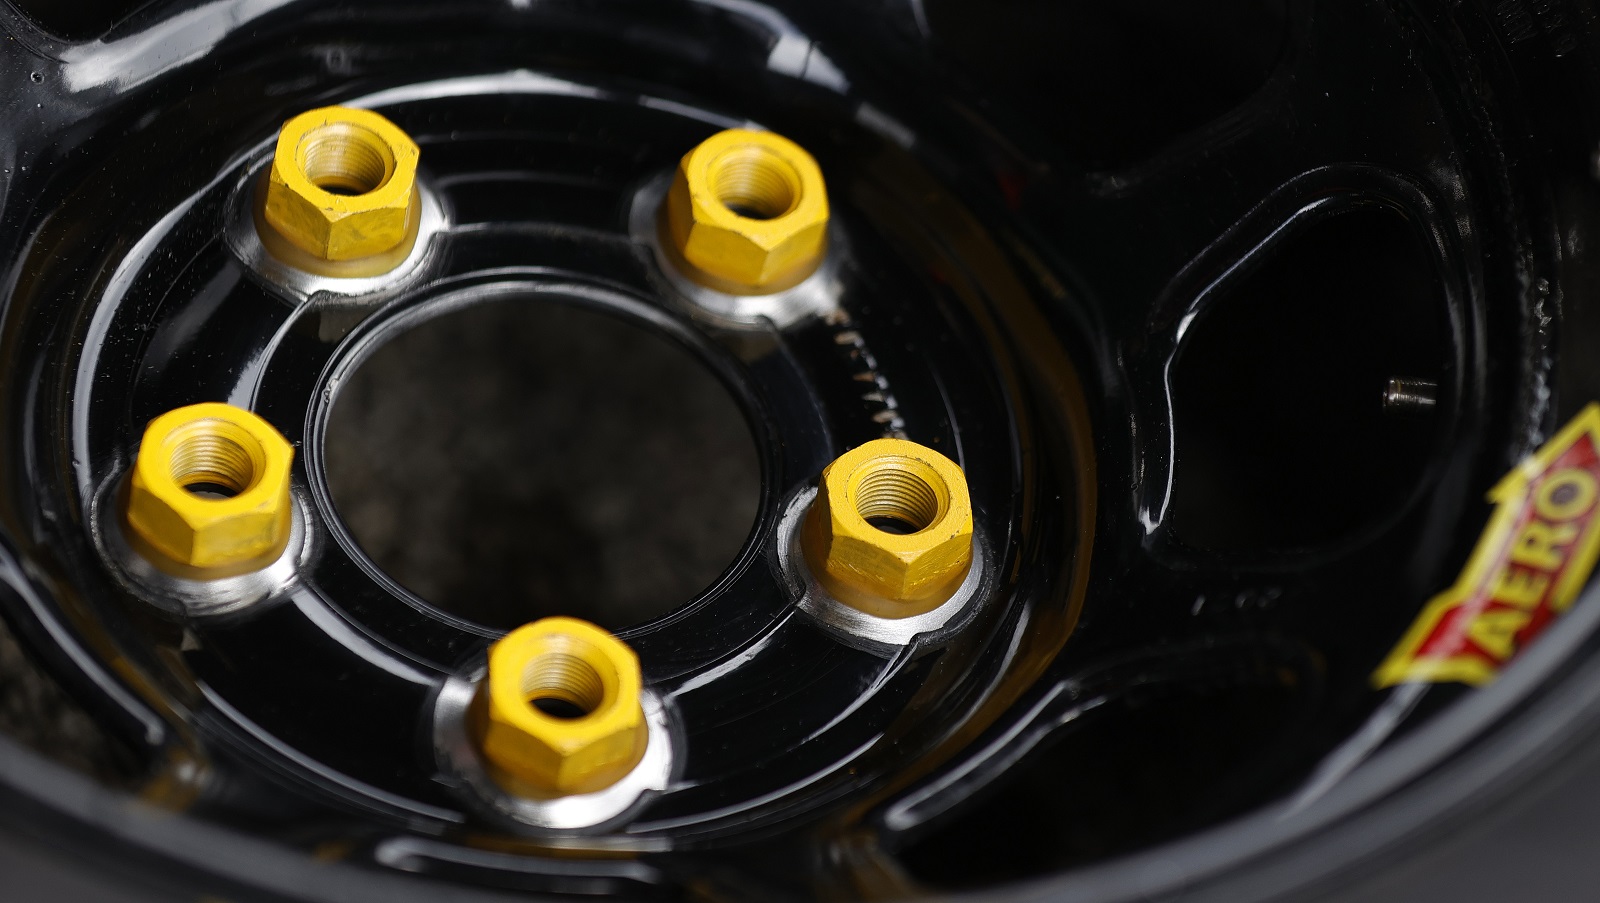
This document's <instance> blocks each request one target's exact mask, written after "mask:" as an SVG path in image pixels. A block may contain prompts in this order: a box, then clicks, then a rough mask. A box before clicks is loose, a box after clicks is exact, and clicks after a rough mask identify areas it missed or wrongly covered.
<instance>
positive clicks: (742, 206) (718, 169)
mask: <svg viewBox="0 0 1600 903" xmlns="http://www.w3.org/2000/svg"><path fill="white" fill-rule="evenodd" d="M711 187H712V191H714V192H716V195H717V200H719V201H721V202H722V205H723V206H724V207H727V208H728V209H729V210H731V211H733V212H734V213H736V214H738V215H739V216H742V217H744V218H746V219H757V220H769V219H777V218H778V217H780V216H783V215H784V214H786V213H788V212H790V211H791V210H793V209H794V208H795V207H796V206H797V205H798V204H799V203H800V175H799V173H796V172H795V171H794V167H793V166H790V165H789V163H788V161H786V160H784V159H783V158H782V157H780V156H778V155H777V154H775V153H773V152H772V151H771V150H769V149H767V148H765V147H760V146H757V145H746V146H744V147H736V148H734V149H732V150H730V151H728V152H727V153H724V154H723V155H722V156H720V157H718V158H717V159H716V161H715V162H713V163H712V164H711Z"/></svg>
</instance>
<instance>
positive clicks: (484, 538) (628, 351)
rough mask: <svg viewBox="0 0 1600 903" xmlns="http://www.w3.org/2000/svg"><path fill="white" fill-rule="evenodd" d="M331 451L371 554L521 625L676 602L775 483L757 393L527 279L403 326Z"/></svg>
mask: <svg viewBox="0 0 1600 903" xmlns="http://www.w3.org/2000/svg"><path fill="white" fill-rule="evenodd" d="M324 451H325V460H326V469H327V479H328V485H329V489H330V491H331V493H332V496H333V501H334V505H335V507H336V508H337V509H338V512H339V515H340V517H341V519H342V520H343V521H344V523H345V525H346V526H347V528H348V529H349V531H350V534H351V536H352V537H353V538H354V539H355V541H356V543H357V544H358V545H359V546H360V547H361V548H362V550H363V551H364V552H365V553H366V554H367V556H368V557H369V558H371V559H372V561H373V562H374V563H375V564H376V565H377V566H378V567H379V568H381V569H382V570H383V571H384V572H385V573H387V574H388V575H389V576H390V577H391V578H392V579H394V580H395V581H396V582H398V583H400V584H401V585H403V586H405V587H406V588H407V589H409V590H411V591H412V592H413V593H415V594H416V595H417V596H419V597H421V598H422V599H423V600H425V601H427V602H428V603H429V604H431V605H432V606H433V607H435V608H437V609H440V610H442V611H444V612H447V613H449V614H452V615H455V616H457V617H460V618H464V619H466V620H468V621H472V622H475V623H478V624H482V625H484V626H487V627H490V628H495V629H502V630H508V629H511V628H514V627H517V626H520V625H522V624H525V623H527V622H529V621H533V620H536V619H538V618H542V617H548V616H551V615H569V616H572V617H578V618H583V619H585V620H588V621H591V622H594V623H596V624H599V625H600V626H602V627H605V628H606V629H608V630H620V629H622V628H625V627H628V626H630V625H635V624H639V623H643V622H645V621H649V620H651V619H653V618H656V617H659V616H661V615H664V614H667V613H668V612H671V611H673V610H676V609H677V608H679V607H681V606H682V605H684V604H685V603H687V602H689V601H691V600H692V599H693V598H695V596H697V595H698V594H699V593H700V591H701V590H703V589H704V588H705V587H706V586H708V585H710V584H711V583H712V582H713V581H715V580H716V579H717V577H718V576H719V575H720V574H721V573H722V572H723V570H725V569H726V568H727V567H728V565H729V564H730V563H731V562H732V561H733V560H734V559H735V557H736V556H737V555H738V553H739V550H740V548H741V547H742V546H743V544H744V541H745V537H746V535H747V534H748V533H749V531H750V528H751V524H752V522H753V521H754V520H755V514H756V506H757V503H758V499H759V495H760V471H759V464H758V460H757V456H756V449H755V444H754V442H753V440H752V437H751V433H750V429H749V426H748V425H747V422H746V420H745V417H744V414H743V412H742V409H741V408H740V406H739V405H738V403H737V402H735V400H734V398H733V396H732V395H731V394H730V392H729V391H728V389H727V388H726V387H725V386H724V385H723V384H722V382H721V381H719V380H718V379H717V377H716V376H715V375H714V374H713V372H712V371H711V370H710V369H709V367H707V366H706V365H705V363H704V362H703V361H702V360H701V359H700V358H698V357H697V356H695V355H694V354H692V353H691V352H689V351H687V350H685V349H684V348H683V347H682V346H681V345H679V344H678V343H677V342H676V341H674V340H672V339H669V338H667V337H665V336H663V335H661V334H659V333H657V332H656V331H654V330H652V329H647V328H645V327H643V326H639V325H635V324H634V323H633V322H632V321H628V320H624V319H622V318H620V317H619V316H615V315H612V314H609V313H605V312H602V311H600V310H597V309H595V308H592V307H580V306H575V305H567V304H560V303H550V302H547V301H544V300H533V299H531V298H526V297H517V298H504V299H499V300H494V301H486V302H482V303H476V304H471V305H468V306H466V307H462V308H458V309H456V310H454V311H452V312H450V313H446V314H442V315H440V316H437V317H434V318H432V319H429V320H426V321H425V322H422V323H421V324H420V325H417V326H414V327H412V328H410V329H408V330H406V331H405V332H402V333H399V334H397V335H395V336H394V337H392V338H390V339H389V340H388V341H387V342H385V343H384V344H383V345H382V347H380V348H378V349H377V350H376V351H375V352H374V353H373V354H372V355H371V356H370V357H368V358H367V359H366V361H365V362H363V363H362V364H361V365H360V366H359V367H357V368H356V369H355V371H354V372H353V373H352V374H351V376H350V377H349V378H348V379H347V380H346V381H345V382H344V384H343V385H342V386H341V388H340V391H339V396H338V399H337V400H336V402H335V404H334V408H333V411H332V416H331V419H330V422H329V425H328V431H327V438H326V444H325V446H324ZM535 704H536V705H540V704H542V703H539V702H538V701H537V700H535ZM551 705H555V703H551Z"/></svg>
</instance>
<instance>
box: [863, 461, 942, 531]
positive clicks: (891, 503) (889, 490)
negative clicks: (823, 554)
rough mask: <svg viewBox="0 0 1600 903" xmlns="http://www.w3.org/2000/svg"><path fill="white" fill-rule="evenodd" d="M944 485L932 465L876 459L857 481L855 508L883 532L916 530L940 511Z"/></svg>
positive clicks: (934, 520) (927, 524)
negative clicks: (879, 460)
mask: <svg viewBox="0 0 1600 903" xmlns="http://www.w3.org/2000/svg"><path fill="white" fill-rule="evenodd" d="M943 488H944V487H943V484H942V483H940V482H939V477H938V475H937V474H935V473H934V472H933V470H932V468H927V467H925V466H923V465H921V464H920V462H916V461H901V460H890V461H884V462H880V463H876V464H874V465H872V466H871V469H870V470H869V472H868V473H867V474H866V475H865V476H863V477H861V480H860V482H859V483H858V484H857V485H856V491H855V503H856V512H857V513H859V514H860V515H861V518H862V519H863V520H865V521H866V522H867V523H869V524H871V525H872V526H874V527H876V528H877V529H879V530H882V531H883V532H885V533H895V534H910V533H918V532H921V531H922V530H926V529H927V528H929V527H931V526H933V524H934V523H935V522H937V521H938V520H939V516H940V514H941V513H943V508H944V505H945V502H944V497H945V492H943V491H942V490H943Z"/></svg>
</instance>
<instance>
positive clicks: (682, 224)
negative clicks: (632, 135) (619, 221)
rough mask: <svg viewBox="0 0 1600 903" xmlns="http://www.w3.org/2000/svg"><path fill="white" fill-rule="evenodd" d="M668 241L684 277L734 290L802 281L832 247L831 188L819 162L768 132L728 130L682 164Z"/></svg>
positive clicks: (670, 203)
mask: <svg viewBox="0 0 1600 903" xmlns="http://www.w3.org/2000/svg"><path fill="white" fill-rule="evenodd" d="M665 226H666V236H665V237H666V238H667V239H668V241H669V243H670V248H671V250H672V251H673V252H675V254H676V256H677V257H678V258H679V259H681V260H682V261H683V262H684V263H685V264H686V265H687V274H688V275H689V276H690V277H691V278H693V279H695V280H696V281H697V282H700V283H702V284H704V285H707V286H708V287H710V288H714V289H718V290H720V291H725V292H730V293H733V294H768V293H771V292H776V291H782V290H783V289H786V288H791V287H793V286H794V285H797V284H799V283H800V282H801V281H803V280H804V279H805V278H806V277H807V276H809V275H811V274H812V273H813V272H815V271H816V269H817V267H818V266H819V265H820V264H821V263H822V259H823V257H824V255H825V254H826V253H827V249H828V192H827V187H826V185H825V184H824V183H823V180H822V170H821V168H819V167H818V166H817V161H816V160H814V159H812V157H811V155H810V154H808V153H806V152H805V150H804V149H802V148H801V147H800V146H799V145H798V144H795V143H794V142H793V141H790V140H789V139H787V138H784V137H782V136H779V135H774V134H772V133H771V132H755V131H750V130H748V129H728V130H727V131H724V132H718V133H717V134H715V135H712V136H711V137H710V138H707V139H706V140H705V141H703V142H701V143H700V145H699V146H698V147H696V148H695V149H694V150H692V151H690V152H689V153H688V154H686V155H685V156H684V158H683V160H682V161H681V162H680V163H679V164H678V170H677V172H676V174H675V175H674V177H673V180H672V187H671V188H670V189H669V190H668V192H667V199H666V210H665Z"/></svg>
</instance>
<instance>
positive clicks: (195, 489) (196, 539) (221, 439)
mask: <svg viewBox="0 0 1600 903" xmlns="http://www.w3.org/2000/svg"><path fill="white" fill-rule="evenodd" d="M293 461H294V447H293V446H291V445H290V444H289V442H288V440H286V439H284V438H283V436H282V435H281V434H280V433H279V432H278V431H277V430H275V429H273V427H272V424H270V423H268V422H266V421H265V420H263V419H261V418H260V417H258V416H256V415H255V414H253V413H251V412H249V411H246V410H244V409H242V408H236V407H234V406H233V405H228V404H218V403H206V404H196V405H190V406H188V407H183V408H178V409H176V410H172V411H168V412H167V413H165V414H162V415H161V416H160V417H157V418H156V419H155V420H152V421H151V422H150V425H149V427H147V428H146V429H145V432H144V438H143V439H142V440H141V441H140V443H139V456H138V458H137V459H136V460H135V461H134V465H133V473H132V476H131V477H130V478H129V480H128V496H127V508H126V512H125V520H126V524H127V526H128V528H129V531H130V533H131V534H132V535H131V536H130V539H131V540H134V541H136V543H140V545H139V546H138V547H140V549H141V551H146V552H147V555H148V553H149V552H154V553H155V555H157V556H161V557H164V558H165V559H167V560H168V562H170V563H175V564H177V565H180V566H182V567H187V568H198V569H201V570H204V571H229V570H235V569H237V568H239V567H242V566H243V567H246V569H249V567H248V566H251V565H264V564H266V563H268V562H270V561H271V560H273V559H274V558H276V557H277V556H278V555H279V554H280V553H282V551H283V549H284V546H285V545H286V544H287V543H288V541H289V526H290V523H289V519H290V516H291V513H290V511H291V508H290V506H291V504H292V503H291V502H290V498H289V470H290V466H291V464H292V463H293Z"/></svg>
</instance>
